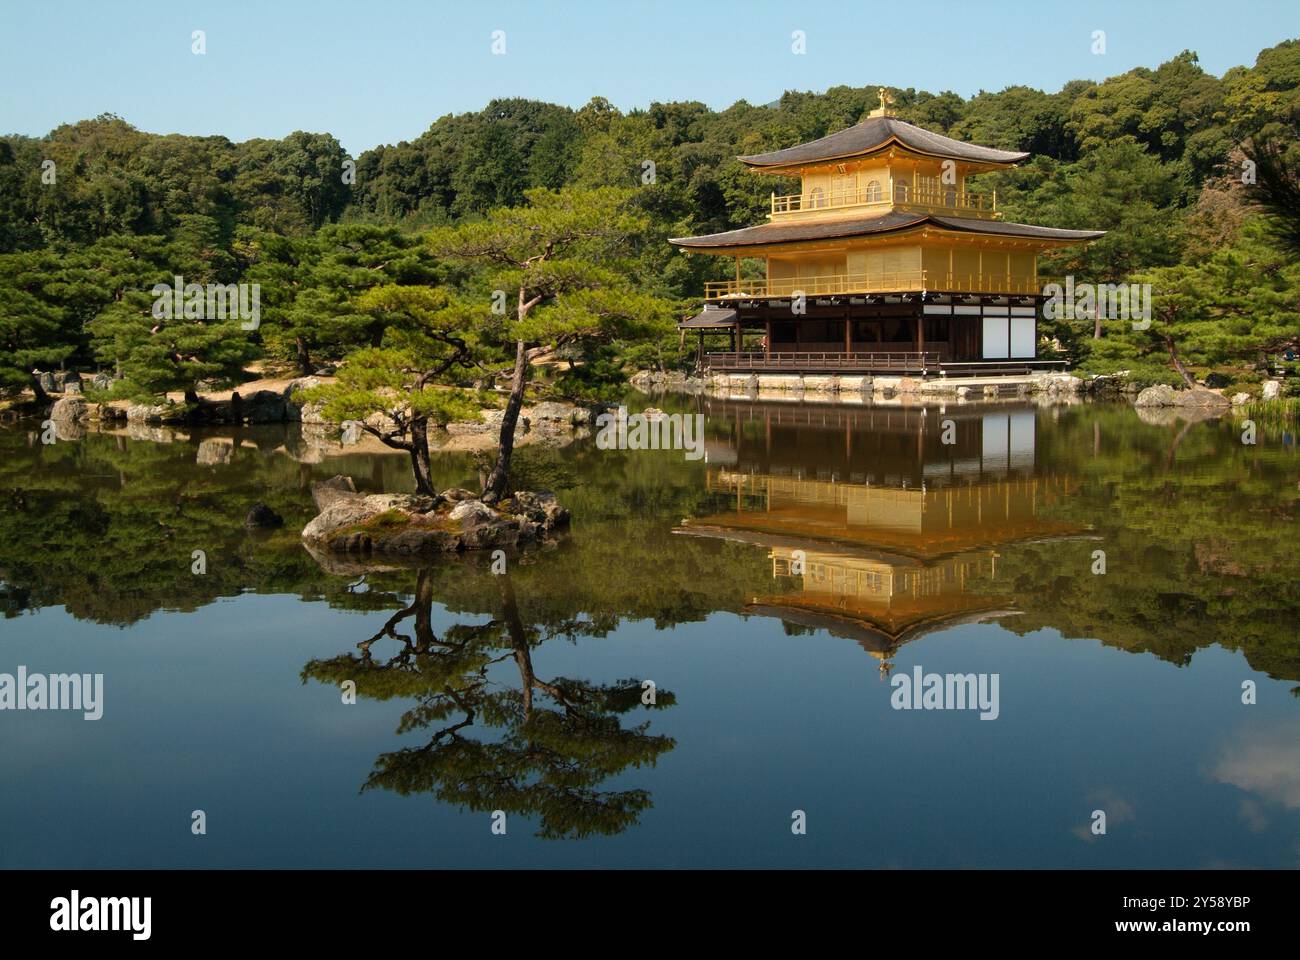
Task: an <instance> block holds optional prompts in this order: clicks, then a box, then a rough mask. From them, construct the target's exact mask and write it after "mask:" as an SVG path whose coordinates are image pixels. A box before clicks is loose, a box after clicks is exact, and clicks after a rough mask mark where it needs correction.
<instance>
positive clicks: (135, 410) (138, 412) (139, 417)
mask: <svg viewBox="0 0 1300 960" xmlns="http://www.w3.org/2000/svg"><path fill="white" fill-rule="evenodd" d="M172 413H173V411H172V410H171V407H170V406H169V405H166V404H161V403H158V404H145V403H133V404H131V405H130V406H129V407H127V408H126V422H127V423H162V422H163V421H164V420H166V419H168V418H169V417H170V416H171V415H172Z"/></svg>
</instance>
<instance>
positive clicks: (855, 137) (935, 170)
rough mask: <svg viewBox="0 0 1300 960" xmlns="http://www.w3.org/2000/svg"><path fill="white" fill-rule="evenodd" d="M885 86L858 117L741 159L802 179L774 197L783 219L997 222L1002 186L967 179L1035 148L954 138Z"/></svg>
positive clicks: (774, 216) (776, 215)
mask: <svg viewBox="0 0 1300 960" xmlns="http://www.w3.org/2000/svg"><path fill="white" fill-rule="evenodd" d="M888 103H889V98H888V95H887V94H886V92H885V91H884V90H883V89H882V90H881V91H880V107H879V108H878V109H876V110H873V111H872V112H871V113H870V114H869V115H868V117H867V118H866V119H865V120H863V121H862V122H860V123H857V124H854V125H853V126H851V127H849V128H847V129H845V130H840V131H839V132H837V133H832V134H830V135H829V136H825V137H822V138H820V139H818V140H812V141H810V142H808V143H801V144H797V145H795V146H793V147H787V148H785V149H783V150H775V151H772V152H771V153H760V154H753V155H750V156H744V157H740V158H739V159H740V161H741V163H743V164H745V165H746V166H747V167H748V168H749V169H750V170H752V171H754V172H756V173H764V174H772V175H777V176H786V177H791V178H795V177H797V178H799V181H800V189H799V192H798V193H791V194H776V193H773V194H772V196H771V213H770V214H769V219H770V220H772V221H773V222H779V223H798V222H801V221H827V220H835V219H840V218H862V217H870V216H876V215H882V214H887V213H891V212H895V211H897V212H902V213H920V214H925V213H939V214H948V215H950V216H959V217H965V218H970V219H976V220H996V219H999V218H1000V217H1001V214H1000V213H999V212H998V209H997V192H996V191H993V192H990V193H981V192H976V191H973V190H970V189H969V188H968V186H967V182H968V178H969V177H972V176H975V175H976V174H980V173H986V172H988V171H991V170H999V169H1003V168H1006V167H1011V166H1014V165H1015V164H1017V163H1019V162H1020V161H1022V160H1024V159H1026V158H1027V157H1028V156H1029V154H1027V153H1020V152H1016V151H1012V150H998V149H994V148H993V147H984V146H980V145H978V144H974V143H965V142H963V141H961V140H954V139H952V138H951V137H945V136H943V135H942V134H938V133H934V132H932V131H930V130H925V129H923V128H921V127H918V126H916V125H914V124H911V123H908V122H907V121H905V120H901V119H899V118H898V117H896V116H894V115H893V114H892V113H891V112H890V109H889V105H888Z"/></svg>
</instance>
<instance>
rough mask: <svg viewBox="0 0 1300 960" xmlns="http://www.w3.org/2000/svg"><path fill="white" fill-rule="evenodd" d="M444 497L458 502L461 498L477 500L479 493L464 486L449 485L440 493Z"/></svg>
mask: <svg viewBox="0 0 1300 960" xmlns="http://www.w3.org/2000/svg"><path fill="white" fill-rule="evenodd" d="M438 496H440V497H441V498H442V499H444V500H449V501H451V502H452V503H457V502H459V501H461V500H477V499H478V494H477V493H472V492H471V491H469V490H466V489H465V488H464V487H448V488H447V489H446V490H444V491H442V493H440V494H438Z"/></svg>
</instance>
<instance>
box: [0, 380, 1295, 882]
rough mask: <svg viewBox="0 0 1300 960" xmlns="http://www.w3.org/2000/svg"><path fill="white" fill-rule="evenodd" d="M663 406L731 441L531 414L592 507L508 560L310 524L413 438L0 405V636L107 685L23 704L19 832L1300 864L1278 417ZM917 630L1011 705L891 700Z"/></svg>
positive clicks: (17, 776)
mask: <svg viewBox="0 0 1300 960" xmlns="http://www.w3.org/2000/svg"><path fill="white" fill-rule="evenodd" d="M640 403H641V405H644V403H645V398H641V400H640ZM655 403H656V405H658V406H660V407H663V408H665V409H669V410H675V411H695V410H698V411H699V412H702V413H704V414H705V416H706V418H707V419H706V423H707V438H708V439H707V450H708V456H707V458H706V459H705V460H702V461H694V462H692V461H688V460H687V459H686V458H685V457H684V456H683V455H682V454H681V453H680V452H672V451H616V450H600V449H598V448H597V447H596V444H595V443H594V442H593V441H592V440H590V439H585V440H581V441H579V442H577V443H575V444H574V445H572V446H570V447H567V448H564V449H560V450H543V449H540V448H531V447H530V448H524V449H523V450H522V451H521V452H520V455H519V457H520V478H519V485H520V486H527V487H533V488H543V487H545V488H550V489H554V490H556V491H557V493H558V494H559V496H560V499H561V501H562V502H563V503H565V504H567V505H568V506H569V507H570V508H571V509H572V511H573V514H574V518H575V519H574V523H573V526H572V529H571V531H570V532H569V533H568V534H567V535H566V536H565V537H564V538H563V540H562V541H561V542H560V543H559V544H558V545H557V546H555V547H554V548H551V549H546V550H540V551H537V552H535V553H532V554H529V555H525V556H522V557H518V558H512V559H511V560H510V562H509V565H508V573H507V574H506V575H505V576H498V575H494V574H493V573H492V571H491V570H490V569H489V567H488V566H487V565H485V564H484V563H481V562H475V561H472V560H460V561H447V562H443V563H439V564H437V565H434V566H431V567H429V568H427V569H388V570H361V569H355V568H349V567H348V566H347V565H346V564H344V565H339V564H331V563H328V562H327V563H326V565H325V566H326V567H327V568H328V569H326V568H323V567H322V565H321V564H320V563H318V562H317V561H316V560H315V559H313V557H312V556H311V555H310V554H308V553H307V552H306V551H305V550H304V549H303V548H302V546H301V544H300V542H299V539H298V531H299V530H300V529H301V528H302V526H303V524H305V523H306V521H307V520H309V519H310V518H311V516H313V515H314V512H315V511H314V509H313V507H312V504H311V498H310V494H309V486H310V483H311V482H312V481H313V480H315V479H322V478H325V477H329V476H333V475H335V474H340V473H342V474H347V475H350V476H352V477H353V478H354V479H355V481H356V482H357V484H358V486H359V487H360V488H361V489H363V490H370V491H378V490H398V489H405V488H407V487H408V486H409V480H408V478H407V475H406V471H407V466H406V462H405V460H404V459H403V458H401V457H394V456H388V455H379V454H376V455H362V454H357V453H351V454H349V453H346V452H340V451H338V450H328V451H322V450H321V449H320V448H319V447H318V446H314V445H312V444H311V443H309V442H307V441H306V440H304V438H303V437H302V436H301V435H300V433H299V429H298V428H296V427H287V428H278V427H277V428H256V429H253V428H249V429H245V430H241V431H230V430H227V431H224V432H211V433H201V434H200V433H195V434H193V435H186V434H179V433H170V432H168V431H165V430H156V431H148V432H145V433H143V434H136V435H128V434H127V433H126V432H125V431H118V432H97V431H95V430H93V429H92V430H91V431H90V432H88V433H86V434H85V435H84V436H67V437H64V438H62V439H60V440H59V442H57V443H55V444H53V445H49V446H46V445H42V444H41V443H40V439H39V428H38V427H37V425H35V424H18V425H8V426H4V427H0V610H3V612H4V618H3V620H0V673H8V674H14V673H16V671H17V669H18V667H19V666H24V667H25V668H26V670H27V671H28V672H29V673H37V672H40V673H45V674H54V673H71V672H76V673H82V674H96V673H100V674H103V677H104V680H103V683H104V693H103V717H102V719H99V720H96V721H91V720H85V719H83V718H82V716H81V714H80V713H72V712H56V711H35V712H34V711H25V712H18V711H13V710H5V711H0V765H2V769H3V777H0V823H2V824H3V827H2V828H0V867H71V868H83V867H123V866H124V867H147V866H157V867H186V866H204V867H246V866H247V867H297V866H301V867H317V866H320V867H443V866H463V867H471V866H472V867H483V866H488V867H490V866H589V865H591V866H643V867H664V866H702V867H734V866H740V867H759V866H796V867H803V866H835V867H941V866H943V867H946V866H955V867H994V866H997V867H1209V866H1262V867H1294V866H1296V865H1297V864H1298V863H1300V699H1298V698H1297V693H1298V692H1300V639H1298V630H1300V620H1298V618H1297V615H1298V613H1300V576H1298V575H1297V574H1300V560H1298V559H1297V555H1296V550H1295V544H1296V531H1297V498H1298V497H1300V489H1298V487H1297V484H1298V482H1300V459H1298V458H1297V453H1296V446H1295V440H1294V438H1293V437H1291V436H1289V435H1288V434H1286V433H1284V432H1281V431H1277V430H1275V431H1270V430H1264V431H1262V432H1261V434H1260V437H1259V441H1258V443H1257V444H1255V445H1253V446H1251V445H1245V444H1243V443H1242V442H1241V438H1240V434H1239V427H1237V426H1235V425H1234V424H1233V423H1232V422H1230V421H1213V420H1211V421H1206V422H1200V423H1188V422H1185V421H1183V420H1178V419H1168V420H1166V419H1162V418H1159V417H1156V418H1148V419H1149V420H1150V421H1151V422H1147V421H1144V420H1143V419H1142V418H1140V417H1139V415H1138V413H1137V412H1135V411H1134V410H1132V409H1131V408H1129V407H1128V406H1127V405H1123V404H1117V405H1075V406H1069V407H1044V408H1038V407H1032V406H1026V405H1023V404H1020V405H1017V404H988V405H984V404H980V405H962V406H960V407H955V406H954V407H949V408H947V409H946V410H942V409H940V408H938V407H929V408H904V407H888V406H877V407H866V408H859V409H848V408H838V407H832V406H818V405H812V404H785V405H778V404H759V403H754V404H751V403H729V402H724V401H718V400H698V399H686V398H664V399H663V400H656V401H655ZM945 421H951V423H950V424H946V423H945ZM945 432H946V433H947V436H946V437H945ZM945 439H947V440H949V441H951V442H947V443H945V442H944V440H945ZM325 454H328V455H325ZM435 469H436V471H437V479H438V480H439V481H440V485H442V486H451V485H462V486H473V485H474V484H475V483H476V467H475V465H474V463H473V462H471V460H470V459H469V458H468V457H465V456H451V455H444V456H440V457H438V459H437V462H436V465H435ZM258 502H262V503H266V504H269V505H270V506H271V507H273V508H274V509H275V510H276V511H278V512H279V513H280V514H281V515H283V516H284V517H285V519H286V524H285V527H284V529H283V530H281V531H275V532H272V533H270V534H265V533H254V532H248V531H246V530H244V529H243V526H242V521H243V517H244V515H245V513H246V512H247V511H248V509H249V507H250V506H252V505H253V504H254V503H258ZM196 550H202V551H203V552H204V556H205V557H206V572H204V573H195V572H194V569H195V554H194V551H196ZM1098 551H1100V553H1099V552H1098ZM1103 570H1104V572H1102V571H1103ZM917 668H920V671H921V673H922V674H929V673H937V674H961V675H965V674H975V675H977V676H978V675H983V676H984V678H985V679H988V678H993V677H995V678H996V682H997V687H996V689H997V693H998V703H997V710H996V714H997V715H996V718H990V719H987V720H985V719H981V717H980V714H979V712H978V711H977V710H971V709H913V710H902V709H895V708H894V707H893V706H892V705H891V698H892V697H893V695H894V694H895V691H896V688H895V686H894V685H893V684H892V683H891V677H897V678H901V677H911V676H913V675H914V674H915V671H916V670H917ZM347 681H351V682H353V683H355V685H356V691H357V695H356V702H355V703H354V704H349V703H344V702H343V701H344V699H345V698H344V696H343V693H342V690H343V689H344V684H345V683H346V682H347ZM647 681H649V682H652V683H653V687H650V686H649V684H648V683H647ZM1248 681H1249V683H1248ZM1252 685H1253V696H1252V695H1251V693H1250V690H1251V687H1252ZM652 694H653V696H652ZM649 699H653V703H647V702H646V701H647V700H649ZM1243 699H1245V700H1253V701H1254V702H1251V703H1244V702H1243ZM200 810H201V811H203V814H204V818H205V821H206V833H205V834H204V835H195V834H194V833H193V832H192V828H191V825H192V816H193V814H194V811H200ZM796 811H801V812H802V817H801V818H800V819H801V822H803V823H804V824H805V825H806V832H805V833H802V834H798V833H795V832H794V830H792V825H793V824H795V823H796V820H795V818H796V816H797V815H796ZM1094 811H1102V812H1103V813H1104V815H1105V833H1104V834H1102V833H1098V832H1095V831H1096V827H1095V824H1096V823H1097V822H1098V819H1097V817H1096V814H1095V813H1094ZM497 812H499V813H497ZM494 823H496V824H501V823H504V825H505V833H504V835H502V834H500V833H499V832H494V831H493V825H494ZM498 829H499V828H498Z"/></svg>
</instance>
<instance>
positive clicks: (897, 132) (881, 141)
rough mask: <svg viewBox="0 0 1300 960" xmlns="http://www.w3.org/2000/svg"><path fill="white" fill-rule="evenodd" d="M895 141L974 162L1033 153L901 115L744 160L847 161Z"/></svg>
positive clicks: (754, 163)
mask: <svg viewBox="0 0 1300 960" xmlns="http://www.w3.org/2000/svg"><path fill="white" fill-rule="evenodd" d="M891 140H897V141H898V142H899V143H900V144H902V145H903V146H904V147H907V148H909V149H911V150H914V151H916V152H917V153H923V154H925V155H926V156H931V157H943V158H946V159H951V160H969V161H972V162H974V163H1019V162H1020V161H1021V160H1024V159H1025V158H1026V157H1028V156H1029V154H1027V153H1016V152H1013V151H1011V150H994V149H993V148H992V147H981V146H979V145H978V144H975V143H965V142H963V141H961V140H954V139H952V138H951V137H945V136H943V135H942V134H939V133H932V132H931V131H929V130H923V129H921V128H920V127H918V126H915V125H914V124H910V123H908V122H907V121H906V120H899V119H898V118H897V117H871V118H869V119H867V120H863V121H862V122H861V123H857V124H854V125H853V126H851V127H849V128H848V129H847V130H841V131H840V132H839V133H832V134H831V135H830V136H828V137H822V138H821V139H820V140H812V141H809V142H808V143H800V144H798V145H796V146H793V147H786V148H785V149H784V150H776V151H773V152H772V153H756V154H753V155H751V156H748V157H741V158H740V161H741V162H742V163H746V164H748V165H749V166H751V167H785V166H790V165H791V164H798V163H816V162H818V161H824V160H843V159H846V158H848V157H858V156H862V155H863V154H866V153H871V152H873V151H875V150H876V149H878V148H880V147H883V146H885V145H886V144H887V143H889V142H890V141H891Z"/></svg>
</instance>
